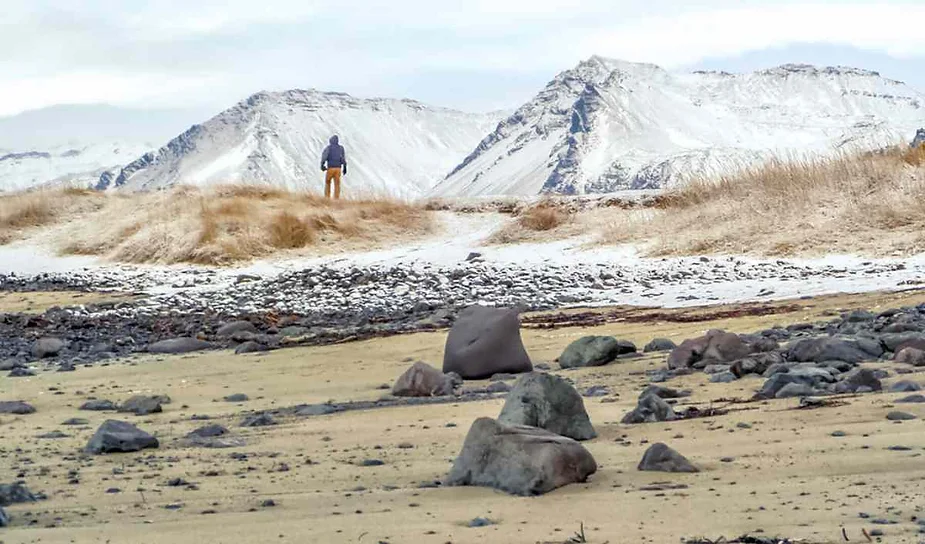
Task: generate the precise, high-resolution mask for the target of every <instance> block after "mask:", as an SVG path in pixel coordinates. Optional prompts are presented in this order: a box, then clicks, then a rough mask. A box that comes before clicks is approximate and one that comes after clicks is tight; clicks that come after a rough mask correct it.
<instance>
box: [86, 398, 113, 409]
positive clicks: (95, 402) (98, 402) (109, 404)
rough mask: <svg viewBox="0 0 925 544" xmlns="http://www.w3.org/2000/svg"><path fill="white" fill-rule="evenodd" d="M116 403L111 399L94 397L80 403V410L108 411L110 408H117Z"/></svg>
mask: <svg viewBox="0 0 925 544" xmlns="http://www.w3.org/2000/svg"><path fill="white" fill-rule="evenodd" d="M115 409H116V403H114V402H113V401H111V400H106V399H92V400H88V401H87V402H85V403H83V404H81V405H80V408H78V410H85V411H90V412H106V411H109V410H115Z"/></svg>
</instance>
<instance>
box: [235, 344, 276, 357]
mask: <svg viewBox="0 0 925 544" xmlns="http://www.w3.org/2000/svg"><path fill="white" fill-rule="evenodd" d="M265 351H270V348H268V347H267V346H265V345H263V344H260V343H258V342H253V341H251V342H244V343H243V344H241V345H239V346H238V347H236V348H235V349H234V352H235V355H244V354H246V353H262V352H265Z"/></svg>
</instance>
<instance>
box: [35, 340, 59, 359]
mask: <svg viewBox="0 0 925 544" xmlns="http://www.w3.org/2000/svg"><path fill="white" fill-rule="evenodd" d="M64 345H65V344H64V340H61V339H60V338H40V339H38V340H36V341H35V343H34V344H32V356H33V357H35V358H36V359H44V358H46V357H55V356H57V355H58V354H59V353H61V350H62V349H64Z"/></svg>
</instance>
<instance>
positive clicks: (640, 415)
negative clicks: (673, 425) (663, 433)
mask: <svg viewBox="0 0 925 544" xmlns="http://www.w3.org/2000/svg"><path fill="white" fill-rule="evenodd" d="M677 417H678V416H677V414H675V413H674V410H673V409H672V408H671V405H670V404H668V403H667V402H665V401H664V400H663V399H662V398H661V397H659V396H657V395H655V394H649V395H645V396H643V397H642V398H640V399H639V401H638V402H637V403H636V408H634V409H633V411H632V412H629V413H628V414H626V415H625V416H623V419H622V420H621V423H626V424H637V423H658V422H660V421H673V420H674V419H676V418H677Z"/></svg>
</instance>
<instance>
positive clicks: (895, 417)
mask: <svg viewBox="0 0 925 544" xmlns="http://www.w3.org/2000/svg"><path fill="white" fill-rule="evenodd" d="M886 418H887V419H888V420H890V421H909V420H912V419H915V416H914V415H912V414H909V413H907V412H899V411H894V412H890V413H889V414H887V415H886Z"/></svg>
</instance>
